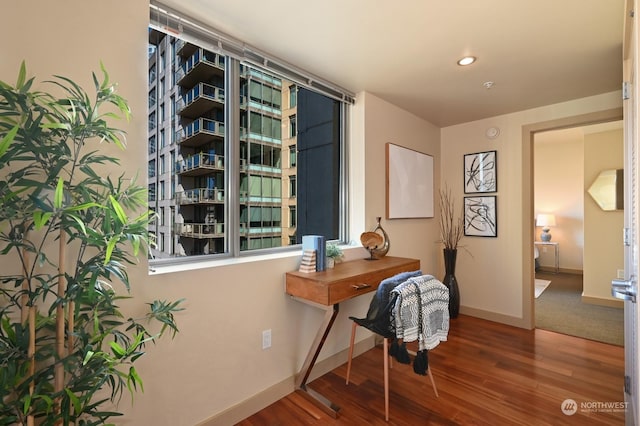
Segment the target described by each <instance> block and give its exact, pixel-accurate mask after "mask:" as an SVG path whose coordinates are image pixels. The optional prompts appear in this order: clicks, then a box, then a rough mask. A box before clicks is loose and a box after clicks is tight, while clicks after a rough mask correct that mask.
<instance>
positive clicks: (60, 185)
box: [53, 177, 64, 209]
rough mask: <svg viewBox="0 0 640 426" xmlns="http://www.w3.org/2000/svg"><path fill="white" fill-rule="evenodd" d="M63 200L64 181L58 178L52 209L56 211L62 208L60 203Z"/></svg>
mask: <svg viewBox="0 0 640 426" xmlns="http://www.w3.org/2000/svg"><path fill="white" fill-rule="evenodd" d="M63 200H64V179H62V177H59V178H58V184H57V185H56V195H55V197H54V199H53V207H54V208H56V209H60V208H62V202H63Z"/></svg>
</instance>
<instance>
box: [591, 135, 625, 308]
mask: <svg viewBox="0 0 640 426" xmlns="http://www.w3.org/2000/svg"><path fill="white" fill-rule="evenodd" d="M584 141H585V156H584V157H585V158H584V187H585V191H586V190H587V189H588V188H589V187H590V186H591V184H592V183H593V182H594V180H595V179H596V177H597V176H598V174H599V173H600V172H601V171H603V170H608V169H622V168H623V167H624V153H623V133H622V130H621V129H620V130H613V131H608V132H599V133H592V134H587V135H585V139H584ZM584 223H585V229H584V237H585V250H584V285H583V297H584V298H585V300H589V301H592V302H602V301H614V300H615V299H614V298H613V297H612V296H611V280H612V279H614V278H616V275H617V270H618V269H624V247H623V245H622V229H623V228H624V213H623V212H622V211H603V210H602V209H601V208H600V207H599V206H598V205H597V204H596V202H595V201H594V200H593V198H591V196H590V195H589V194H586V195H585V203H584ZM618 303H619V302H618Z"/></svg>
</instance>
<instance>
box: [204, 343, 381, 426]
mask: <svg viewBox="0 0 640 426" xmlns="http://www.w3.org/2000/svg"><path fill="white" fill-rule="evenodd" d="M374 344H375V335H372V336H369V337H367V338H365V339H363V340H361V341H360V342H357V343H356V344H355V346H354V348H353V354H354V358H355V357H356V356H358V355H360V354H362V353H364V352H366V351H368V350H369V349H371V348H373V346H374ZM348 355H349V348H347V349H345V350H343V351H340V352H338V353H337V354H335V355H332V356H330V357H329V358H326V359H324V360H322V361H320V362H317V363H316V364H315V365H314V366H313V370H312V371H311V374H310V375H309V379H308V381H309V382H311V381H313V380H314V379H316V378H318V377H320V376H322V375H324V374H326V373H328V372H329V371H331V370H333V369H334V368H336V367H339V366H341V365H342V364H344V363H345V362H347V357H348ZM294 390H295V377H294V376H291V377H287V378H286V379H285V380H283V381H281V382H279V383H276V384H274V385H273V386H271V387H269V388H267V389H265V390H263V391H262V392H259V393H257V394H256V395H254V396H252V397H250V398H249V399H246V400H244V401H242V402H240V403H239V404H236V405H234V406H233V407H230V408H228V409H226V410H224V411H222V412H220V413H218V414H215V415H213V416H211V417H209V418H208V419H206V420H204V421H202V422H200V423H198V424H197V425H196V426H228V425H233V424H236V423H238V422H240V421H241V420H244V419H246V418H247V417H249V416H251V415H253V414H255V413H257V412H258V411H260V410H262V409H263V408H265V407H268V406H269V405H271V404H273V403H274V402H276V401H278V400H280V399H282V398H284V397H285V396H287V395H289V394H290V393H291V392H293V391H294Z"/></svg>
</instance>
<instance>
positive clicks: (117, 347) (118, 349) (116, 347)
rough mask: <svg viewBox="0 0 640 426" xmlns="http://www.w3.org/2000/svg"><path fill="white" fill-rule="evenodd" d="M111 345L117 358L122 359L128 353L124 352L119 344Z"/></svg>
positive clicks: (113, 343) (112, 343)
mask: <svg viewBox="0 0 640 426" xmlns="http://www.w3.org/2000/svg"><path fill="white" fill-rule="evenodd" d="M109 345H110V346H111V350H113V353H114V354H115V356H116V357H117V358H122V357H123V356H124V355H125V354H126V351H125V350H124V348H123V347H122V346H120V345H119V344H118V343H117V342H111V343H109Z"/></svg>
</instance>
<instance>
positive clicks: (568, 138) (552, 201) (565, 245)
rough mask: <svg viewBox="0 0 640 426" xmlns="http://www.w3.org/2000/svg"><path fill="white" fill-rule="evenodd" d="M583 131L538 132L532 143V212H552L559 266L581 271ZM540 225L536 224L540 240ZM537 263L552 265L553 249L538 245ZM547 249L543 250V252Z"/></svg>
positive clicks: (566, 269)
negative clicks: (538, 255) (554, 221)
mask: <svg viewBox="0 0 640 426" xmlns="http://www.w3.org/2000/svg"><path fill="white" fill-rule="evenodd" d="M583 170H584V133H583V130H582V128H572V129H563V130H556V131H553V132H541V133H537V134H536V135H535V146H534V206H535V208H534V211H535V214H536V215H537V214H538V213H553V214H555V216H556V226H554V227H551V228H550V231H549V232H550V233H551V235H552V241H553V242H557V243H558V245H559V253H560V268H561V269H562V270H563V271H568V272H569V271H570V272H582V255H583V250H584V231H583V219H584V197H585V191H584V177H583V176H584V173H583ZM541 232H542V228H541V227H536V241H540V233H541ZM538 249H539V250H540V258H539V260H540V265H541V266H542V267H545V268H554V267H555V255H554V250H553V249H552V248H550V247H545V246H541V247H540V246H539V247H538ZM545 250H546V252H545Z"/></svg>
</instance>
